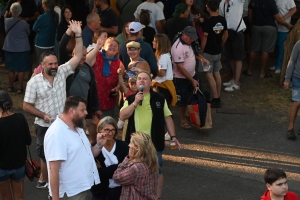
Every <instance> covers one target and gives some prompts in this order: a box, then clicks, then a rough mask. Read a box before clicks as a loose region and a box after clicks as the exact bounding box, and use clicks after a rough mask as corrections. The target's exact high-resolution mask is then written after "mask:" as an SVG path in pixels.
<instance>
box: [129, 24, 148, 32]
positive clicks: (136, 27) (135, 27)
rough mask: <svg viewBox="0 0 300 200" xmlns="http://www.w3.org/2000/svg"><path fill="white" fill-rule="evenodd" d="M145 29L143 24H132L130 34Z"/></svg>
mask: <svg viewBox="0 0 300 200" xmlns="http://www.w3.org/2000/svg"><path fill="white" fill-rule="evenodd" d="M143 28H145V25H143V24H141V23H140V22H131V23H130V24H129V31H130V33H137V32H139V31H140V30H142V29H143Z"/></svg>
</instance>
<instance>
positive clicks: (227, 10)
mask: <svg viewBox="0 0 300 200" xmlns="http://www.w3.org/2000/svg"><path fill="white" fill-rule="evenodd" d="M229 8H230V5H229V4H228V6H227V9H226V12H229Z"/></svg>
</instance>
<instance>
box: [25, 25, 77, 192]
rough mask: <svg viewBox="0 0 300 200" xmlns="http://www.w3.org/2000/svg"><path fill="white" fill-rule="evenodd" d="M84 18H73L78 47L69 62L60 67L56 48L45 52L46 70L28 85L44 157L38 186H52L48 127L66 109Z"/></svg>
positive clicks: (28, 109)
mask: <svg viewBox="0 0 300 200" xmlns="http://www.w3.org/2000/svg"><path fill="white" fill-rule="evenodd" d="M80 26H81V25H80V22H78V21H71V22H70V26H69V29H71V30H72V31H73V32H74V33H75V38H76V39H75V40H76V45H75V51H76V55H75V56H73V57H72V58H71V59H70V60H69V62H67V63H65V64H63V65H61V66H59V67H58V61H57V57H56V56H55V54H54V53H53V52H44V53H43V54H42V56H41V64H42V67H43V71H42V73H40V74H37V75H35V76H34V77H32V78H31V79H30V80H29V81H28V83H27V86H26V92H25V97H24V102H23V109H24V110H25V111H26V112H28V113H29V114H31V115H33V116H35V117H36V118H35V122H34V124H35V129H36V135H37V148H36V150H37V154H38V156H39V157H40V160H41V176H40V178H39V181H38V182H37V185H36V187H37V188H39V189H48V172H47V166H46V160H45V155H44V147H43V144H44V137H45V133H46V131H47V129H48V128H49V126H50V125H51V122H53V121H54V120H55V118H56V116H57V115H58V114H61V113H62V111H63V107H64V103H65V101H66V78H67V77H68V76H69V75H70V74H72V73H74V71H75V69H76V67H77V66H78V64H79V62H80V60H81V58H82V55H83V53H82V52H83V44H82V38H81V27H80Z"/></svg>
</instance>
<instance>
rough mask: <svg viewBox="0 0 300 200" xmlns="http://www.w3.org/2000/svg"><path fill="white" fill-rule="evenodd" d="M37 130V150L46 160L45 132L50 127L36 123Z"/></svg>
mask: <svg viewBox="0 0 300 200" xmlns="http://www.w3.org/2000/svg"><path fill="white" fill-rule="evenodd" d="M34 126H35V131H36V152H37V154H38V156H39V157H40V158H41V159H42V160H43V161H45V162H46V158H45V153H44V138H45V134H46V132H47V130H48V127H42V126H40V125H37V124H35V125H34Z"/></svg>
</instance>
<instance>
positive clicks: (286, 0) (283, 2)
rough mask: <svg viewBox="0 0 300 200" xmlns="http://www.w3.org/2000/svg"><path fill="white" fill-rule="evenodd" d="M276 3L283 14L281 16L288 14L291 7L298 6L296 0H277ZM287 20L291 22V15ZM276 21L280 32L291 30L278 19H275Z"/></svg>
mask: <svg viewBox="0 0 300 200" xmlns="http://www.w3.org/2000/svg"><path fill="white" fill-rule="evenodd" d="M276 5H277V8H278V12H279V14H280V15H281V17H283V16H284V15H286V14H287V13H288V12H289V10H290V9H291V8H294V7H296V4H295V2H294V0H276ZM285 21H286V22H287V23H291V17H289V18H287V19H286V20H285ZM275 23H276V25H277V31H278V32H289V29H287V28H286V27H285V26H282V25H281V24H278V23H277V21H275Z"/></svg>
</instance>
